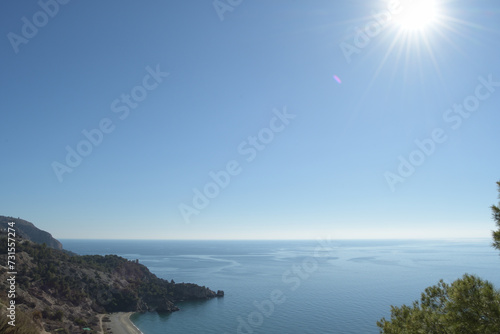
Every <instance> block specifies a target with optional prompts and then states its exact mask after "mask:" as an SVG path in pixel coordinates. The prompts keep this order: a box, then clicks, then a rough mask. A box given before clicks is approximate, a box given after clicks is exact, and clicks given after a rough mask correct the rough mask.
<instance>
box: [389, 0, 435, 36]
mask: <svg viewBox="0 0 500 334" xmlns="http://www.w3.org/2000/svg"><path fill="white" fill-rule="evenodd" d="M400 3H401V6H400V9H399V10H400V11H399V13H398V14H397V15H395V23H396V24H397V25H398V26H399V27H400V28H401V29H403V30H405V31H422V30H424V29H426V28H428V27H430V26H431V25H432V24H433V23H435V21H436V16H437V8H436V7H437V6H436V1H435V0H401V1H400Z"/></svg>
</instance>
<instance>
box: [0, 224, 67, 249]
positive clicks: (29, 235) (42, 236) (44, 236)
mask: <svg viewBox="0 0 500 334" xmlns="http://www.w3.org/2000/svg"><path fill="white" fill-rule="evenodd" d="M9 222H14V223H16V224H15V225H14V226H15V230H16V233H17V234H18V235H19V236H20V237H21V238H23V239H26V240H30V241H33V242H35V243H37V244H46V245H47V246H49V247H51V248H55V249H59V250H61V249H63V246H62V244H61V243H60V242H59V241H58V240H56V239H54V238H53V237H52V235H51V234H50V233H49V232H46V231H42V230H40V229H39V228H37V227H36V226H35V225H33V223H30V222H29V221H26V220H23V219H20V218H13V217H6V216H0V231H4V232H5V231H7V228H8V227H9V226H8V225H7V223H9Z"/></svg>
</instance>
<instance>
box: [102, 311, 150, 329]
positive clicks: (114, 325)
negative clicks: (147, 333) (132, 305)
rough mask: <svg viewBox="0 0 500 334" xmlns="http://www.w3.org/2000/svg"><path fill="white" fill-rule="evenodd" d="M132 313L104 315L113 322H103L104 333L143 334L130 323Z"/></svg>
mask: <svg viewBox="0 0 500 334" xmlns="http://www.w3.org/2000/svg"><path fill="white" fill-rule="evenodd" d="M132 314H133V313H132V312H118V313H111V314H109V315H104V316H103V318H107V317H108V318H109V319H110V320H111V322H105V321H103V322H102V329H103V332H104V333H112V334H142V332H141V331H140V330H138V329H137V327H135V326H134V324H133V323H132V321H130V316H131V315H132Z"/></svg>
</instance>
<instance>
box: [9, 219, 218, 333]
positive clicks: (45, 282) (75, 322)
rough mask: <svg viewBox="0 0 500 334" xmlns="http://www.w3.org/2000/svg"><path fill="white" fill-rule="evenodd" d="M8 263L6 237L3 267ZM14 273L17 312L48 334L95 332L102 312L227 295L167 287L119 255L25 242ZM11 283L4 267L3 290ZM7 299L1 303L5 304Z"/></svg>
mask: <svg viewBox="0 0 500 334" xmlns="http://www.w3.org/2000/svg"><path fill="white" fill-rule="evenodd" d="M16 227H17V226H16ZM6 262H7V238H6V236H5V234H4V233H3V232H2V235H1V236H0V264H2V265H3V264H5V263H6ZM16 270H17V272H18V274H17V277H16V297H15V301H16V307H17V308H16V309H17V310H18V311H20V313H22V314H24V315H27V316H28V318H31V319H32V320H33V321H34V322H35V323H36V324H38V326H39V327H40V328H42V327H43V328H44V329H45V330H46V331H47V332H50V333H52V332H55V331H57V332H58V333H65V332H66V333H81V332H82V328H84V327H90V328H94V329H95V328H97V326H98V318H97V314H99V313H106V312H137V311H161V312H173V311H177V310H178V308H177V307H176V306H175V303H176V302H178V301H181V300H191V299H208V298H213V297H217V296H222V295H223V292H222V291H219V292H218V293H215V292H214V291H212V290H210V289H208V288H206V287H201V286H198V285H196V284H188V283H180V284H179V283H174V282H173V281H172V282H168V281H166V280H163V279H160V278H158V277H156V275H154V274H152V273H151V272H150V271H149V270H148V269H147V268H146V267H145V266H144V265H142V264H139V263H136V262H135V261H129V260H127V259H124V258H122V257H119V256H116V255H106V256H99V255H92V256H78V255H71V254H68V253H66V252H64V251H61V250H58V249H53V248H50V247H47V246H46V245H39V244H36V243H33V242H31V241H29V240H25V239H17V240H16ZM7 278H8V275H7V268H6V267H4V266H1V267H0V290H1V291H8V284H7ZM5 295H6V294H3V296H0V303H3V304H4V305H7V302H8V301H7V300H6V299H5V298H6V296H5ZM28 320H29V319H28ZM18 333H21V332H18Z"/></svg>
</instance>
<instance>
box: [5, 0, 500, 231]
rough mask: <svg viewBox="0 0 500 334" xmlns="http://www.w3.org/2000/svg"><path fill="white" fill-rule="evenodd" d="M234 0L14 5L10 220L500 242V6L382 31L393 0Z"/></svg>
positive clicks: (460, 10)
mask: <svg viewBox="0 0 500 334" xmlns="http://www.w3.org/2000/svg"><path fill="white" fill-rule="evenodd" d="M229 3H232V4H233V6H232V5H230V4H229ZM217 4H218V6H219V13H218V12H217V10H216V8H215V7H214V4H213V3H212V1H198V2H194V1H191V2H189V1H142V2H138V1H106V2H102V1H85V2H83V1H74V0H73V1H67V2H64V1H62V0H60V2H55V0H42V1H41V2H40V3H39V2H36V1H20V2H13V1H9V2H4V3H2V5H0V6H1V10H0V22H1V29H2V34H3V36H4V37H3V38H2V42H1V45H0V47H1V50H2V62H1V65H0V66H1V67H2V80H1V81H0V85H1V87H0V89H1V91H2V92H3V94H2V95H3V96H2V99H1V100H0V109H1V114H0V130H1V131H0V150H1V151H0V152H1V154H2V157H3V163H2V172H1V173H0V184H1V185H2V189H3V191H2V192H1V194H0V214H2V215H9V216H14V217H21V218H24V219H26V220H29V221H32V222H33V223H35V224H36V225H37V226H39V227H40V228H42V229H45V230H47V231H49V232H51V233H52V234H53V235H54V236H55V237H57V238H143V239H149V238H155V239H309V238H317V237H318V238H321V237H325V236H330V237H331V238H339V239H340V238H444V237H447V238H448V237H449V238H461V237H489V235H490V231H491V230H492V229H493V228H494V223H493V221H492V219H491V213H490V209H489V206H490V205H492V204H494V203H495V202H496V201H497V190H496V185H495V182H496V181H498V180H500V157H499V155H498V149H499V143H500V131H499V130H498V124H500V63H499V61H498V60H499V59H500V47H499V46H500V34H499V33H500V18H499V15H500V7H499V4H498V3H497V1H495V0H489V1H488V0H478V1H465V0H463V1H458V0H457V1H454V0H447V1H436V6H437V8H438V11H437V14H436V16H435V18H434V21H433V22H432V23H430V24H429V25H428V26H427V27H426V28H425V29H423V30H418V31H415V30H411V31H410V30H405V29H404V27H403V26H401V25H399V24H398V23H397V20H396V19H397V15H399V14H395V13H392V14H391V19H390V20H387V21H383V16H381V17H382V19H381V20H382V21H379V25H378V26H377V24H376V22H377V21H375V17H374V16H373V15H374V13H381V12H384V11H386V12H387V11H388V10H389V8H391V7H389V6H390V5H389V4H387V3H386V2H384V1H370V2H369V1H364V0H363V1H362V0H353V1H319V0H317V1H285V0H276V1H272V2H269V1H247V0H243V1H241V2H238V1H232V2H227V1H222V0H221V1H220V2H219V3H217ZM228 6H229V7H228ZM43 7H45V8H46V9H45V11H44V9H43ZM221 8H225V9H221ZM228 9H230V10H228ZM40 12H41V13H40ZM389 13H390V12H389ZM386 17H387V16H386ZM221 18H222V19H221ZM379 19H380V17H379ZM35 23H36V25H35ZM37 25H38V26H37ZM367 27H368V28H367ZM370 27H371V28H370ZM33 29H36V31H34V30H33ZM370 29H372V30H370ZM368 35H371V37H370V36H368ZM346 50H350V51H346ZM353 50H355V51H353ZM167 73H168V75H167ZM335 75H336V76H337V77H338V78H339V79H340V80H341V83H339V82H338V81H337V80H336V79H335V78H334V76H335ZM488 81H489V83H488ZM496 83H498V84H496ZM478 86H480V87H478ZM478 96H479V97H478ZM464 104H465V105H466V106H467V108H469V109H470V110H472V111H470V112H469V111H467V110H465V109H464V108H465V107H462V111H461V113H459V112H458V111H457V110H458V109H454V108H455V107H454V106H455V105H464ZM459 108H460V107H459ZM277 115H280V116H277ZM287 115H288V116H287ZM94 129H98V130H95V131H94ZM82 131H88V133H90V134H93V136H94V137H92V135H89V136H90V137H91V138H93V139H92V140H93V141H94V143H92V142H91V140H89V139H88V138H87V137H86V136H85V135H84V134H83V133H82ZM252 138H253V139H252ZM416 142H419V143H420V144H417V143H416ZM419 145H420V146H419ZM422 145H423V146H422ZM426 145H427V146H426ZM68 147H69V150H70V151H71V150H73V151H74V152H76V153H74V154H78V155H79V156H80V158H76V157H74V156H73V157H71V158H70V160H69V161H70V162H69V163H71V164H73V166H70V165H69V163H68V161H66V158H67V155H68V152H69V151H68ZM422 147H423V148H422ZM78 150H80V151H78ZM79 152H80V153H79ZM71 159H73V160H71ZM401 159H403V160H401ZM249 160H250V161H249ZM228 165H229V169H230V170H231V173H232V174H229V172H228V171H226V170H227V169H228ZM400 165H402V166H400ZM398 169H399V171H398ZM223 170H224V171H225V172H223V173H222V174H220V173H219V172H220V171H223ZM211 172H214V173H219V175H221V176H220V178H221V179H220V180H219V184H217V183H215V182H214V181H213V179H212V177H211V176H210V173H211ZM388 180H389V181H388ZM196 190H197V191H199V193H201V194H202V195H196V193H197V192H196ZM207 192H208V193H207ZM196 196H198V197H200V196H201V197H205V198H204V199H203V198H202V199H200V198H198V199H196ZM210 197H212V198H210ZM193 200H195V202H196V201H197V205H198V207H196V204H194V203H193Z"/></svg>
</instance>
